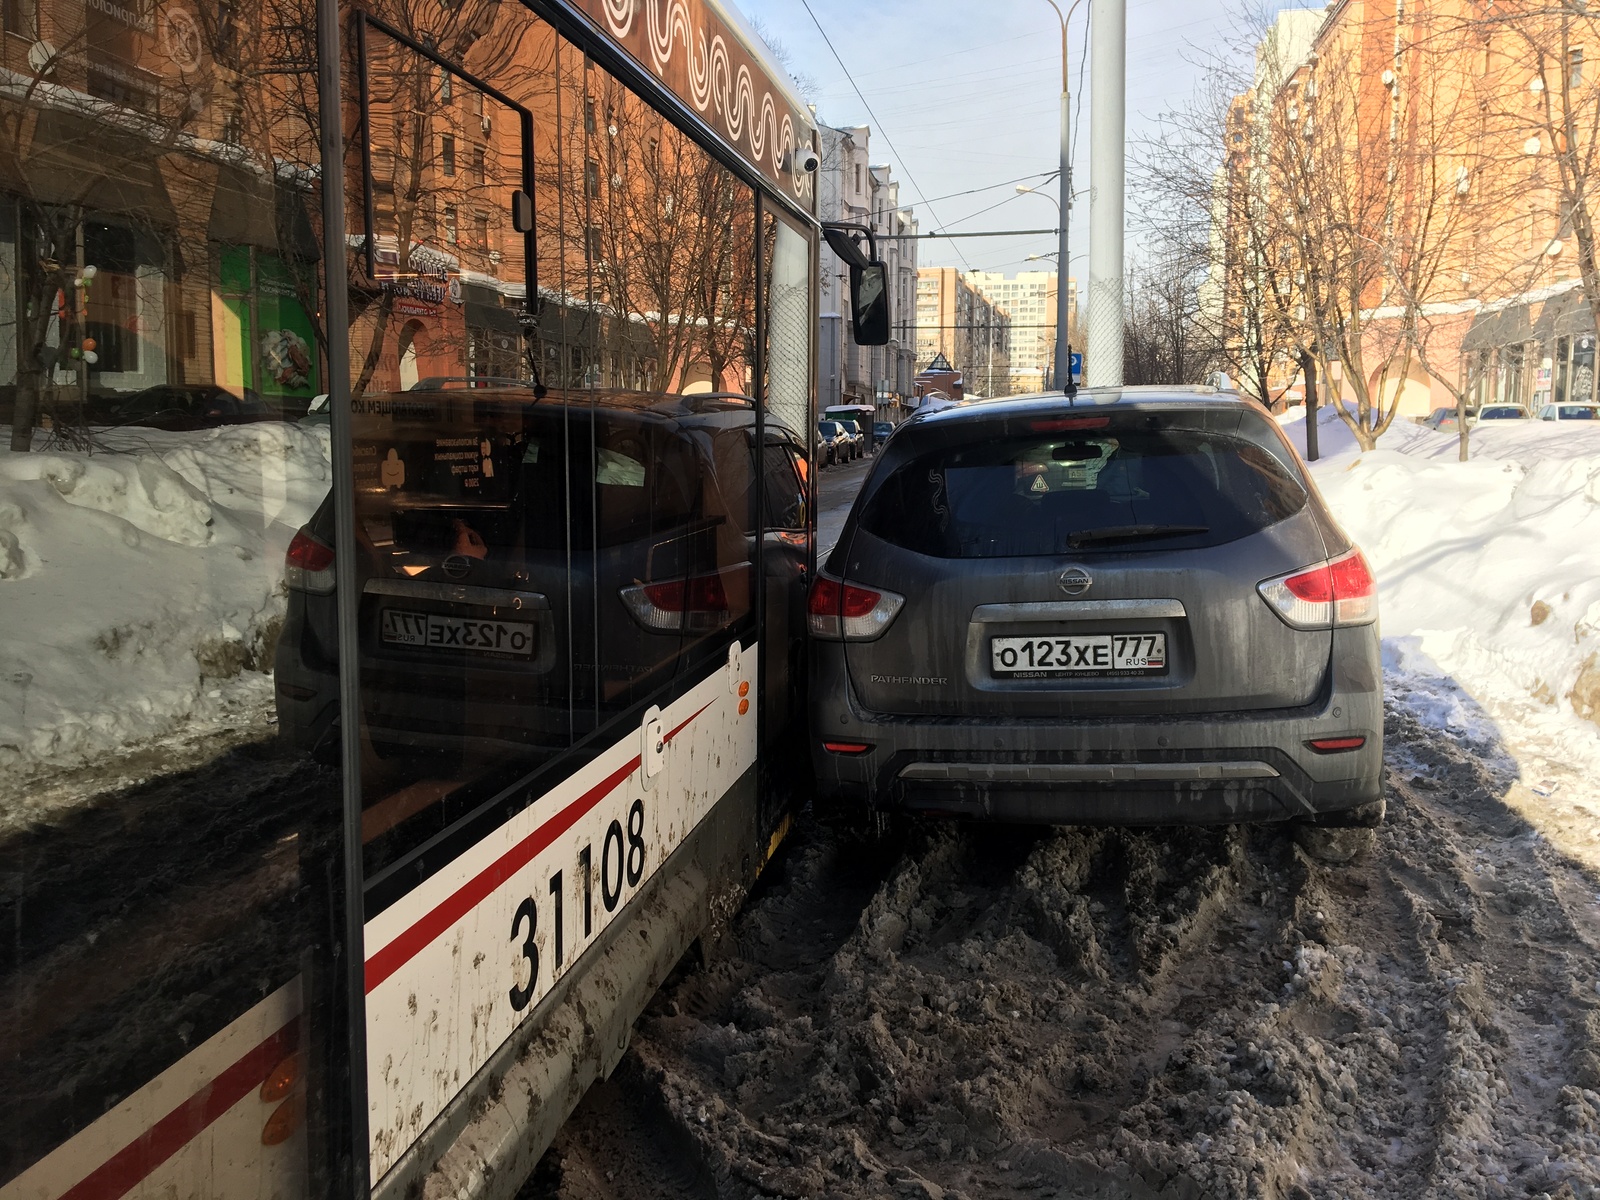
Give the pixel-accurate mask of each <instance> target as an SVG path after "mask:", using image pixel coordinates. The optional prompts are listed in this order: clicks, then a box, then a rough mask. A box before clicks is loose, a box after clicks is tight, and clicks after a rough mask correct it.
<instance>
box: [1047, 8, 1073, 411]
mask: <svg viewBox="0 0 1600 1200" xmlns="http://www.w3.org/2000/svg"><path fill="white" fill-rule="evenodd" d="M1080 2H1081V0H1072V4H1071V6H1070V7H1068V9H1067V11H1066V13H1065V14H1063V13H1062V11H1061V6H1060V5H1058V4H1057V3H1056V0H1045V3H1047V4H1048V5H1050V7H1051V8H1053V9H1055V10H1056V16H1057V17H1060V18H1061V168H1060V175H1059V176H1058V178H1057V182H1058V183H1059V184H1060V186H1061V204H1060V208H1061V219H1060V220H1059V221H1057V222H1056V225H1057V226H1058V231H1057V235H1056V348H1055V362H1054V364H1053V366H1052V370H1051V380H1050V384H1051V386H1052V387H1054V388H1057V389H1065V388H1066V386H1067V383H1068V381H1069V380H1070V379H1071V378H1072V349H1071V346H1070V344H1069V341H1068V338H1067V334H1068V332H1069V331H1068V327H1067V322H1068V320H1069V318H1070V315H1071V314H1070V310H1069V309H1068V307H1067V227H1068V226H1069V225H1070V224H1071V222H1072V127H1071V123H1072V81H1071V77H1070V76H1069V75H1068V73H1067V64H1068V62H1069V61H1070V60H1069V58H1068V56H1067V23H1068V22H1069V21H1071V20H1072V14H1073V13H1074V12H1076V11H1077V9H1078V5H1079V3H1080Z"/></svg>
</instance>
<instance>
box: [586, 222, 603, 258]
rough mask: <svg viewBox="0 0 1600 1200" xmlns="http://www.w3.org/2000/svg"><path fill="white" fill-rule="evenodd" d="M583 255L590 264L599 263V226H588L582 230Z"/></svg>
mask: <svg viewBox="0 0 1600 1200" xmlns="http://www.w3.org/2000/svg"><path fill="white" fill-rule="evenodd" d="M583 253H584V255H585V256H586V257H587V258H588V260H589V261H590V262H592V263H597V262H599V261H600V257H601V256H600V226H598V225H590V226H588V227H587V228H586V229H584V231H583Z"/></svg>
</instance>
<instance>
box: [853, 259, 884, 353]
mask: <svg viewBox="0 0 1600 1200" xmlns="http://www.w3.org/2000/svg"><path fill="white" fill-rule="evenodd" d="M850 315H851V320H852V323H853V324H854V326H855V335H856V345H858V346H882V345H884V344H885V343H887V342H888V340H889V268H888V267H886V266H884V265H883V263H881V262H878V261H876V260H874V261H873V262H869V263H868V264H867V265H866V266H864V267H851V268H850Z"/></svg>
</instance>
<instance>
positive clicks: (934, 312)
mask: <svg viewBox="0 0 1600 1200" xmlns="http://www.w3.org/2000/svg"><path fill="white" fill-rule="evenodd" d="M940 354H942V355H944V357H945V359H946V360H947V361H948V362H949V363H950V364H951V366H952V367H954V368H955V369H956V370H957V371H959V372H960V373H961V375H962V377H963V379H964V380H965V384H966V389H967V395H968V397H969V398H970V397H973V396H1008V395H1011V394H1012V386H1011V313H1010V311H1009V310H1008V309H1007V308H1006V307H1005V306H1004V305H1002V304H997V303H995V302H993V301H991V300H990V299H989V298H988V297H986V296H985V295H984V294H983V292H982V291H981V290H979V288H978V287H977V286H975V285H974V283H973V282H972V280H971V277H970V275H968V274H967V273H964V272H961V271H958V270H956V269H955V268H954V267H923V268H921V269H920V270H919V271H918V272H917V363H918V364H919V365H922V366H926V365H927V364H928V363H930V362H932V361H933V360H934V358H935V357H936V356H937V355H940Z"/></svg>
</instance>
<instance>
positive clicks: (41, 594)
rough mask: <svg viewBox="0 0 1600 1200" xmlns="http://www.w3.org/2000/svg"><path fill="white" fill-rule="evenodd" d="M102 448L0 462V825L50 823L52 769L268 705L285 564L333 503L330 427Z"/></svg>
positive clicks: (263, 427) (197, 730)
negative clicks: (297, 536) (327, 499)
mask: <svg viewBox="0 0 1600 1200" xmlns="http://www.w3.org/2000/svg"><path fill="white" fill-rule="evenodd" d="M100 443H101V445H100V447H99V448H97V449H96V450H95V452H93V453H83V452H75V451H62V450H52V449H37V450H35V451H34V452H32V453H30V454H6V455H0V611H3V612H4V614H5V620H4V622H3V624H0V778H5V779H6V780H7V781H8V784H7V786H6V787H5V788H4V789H3V791H0V800H3V803H0V827H13V826H15V825H18V824H22V823H26V822H29V821H32V820H36V819H38V818H39V817H40V816H42V815H43V809H44V808H46V807H48V806H49V805H50V804H51V803H53V802H54V801H52V800H51V799H50V797H52V796H55V795H57V789H53V788H52V787H50V786H49V779H50V778H51V777H52V776H55V775H58V774H59V773H61V772H62V771H70V770H71V769H72V768H74V767H81V766H83V765H84V764H88V763H92V762H95V761H96V760H100V759H104V758H108V757H115V756H117V755H119V754H125V753H135V752H138V751H144V752H146V753H147V752H148V751H149V749H150V747H151V746H152V745H159V744H163V743H166V742H171V743H183V742H192V741H194V739H196V738H202V739H203V738H204V737H206V736H207V735H208V734H210V733H221V732H222V731H224V730H229V729H234V728H237V727H238V726H239V725H240V723H241V722H247V723H248V722H255V723H262V722H265V721H266V720H267V719H268V715H269V714H270V711H271V704H272V688H271V676H270V674H269V672H270V670H271V655H272V649H273V646H274V644H275V642H276V638H277V631H278V629H279V627H280V626H281V624H282V621H283V614H284V607H285V598H284V591H283V585H282V576H283V569H282V567H283V555H284V551H285V550H286V549H287V547H288V543H289V541H290V539H291V538H292V537H293V536H294V531H295V530H296V528H298V527H299V526H300V525H301V524H302V523H304V522H305V521H306V520H307V519H308V518H309V517H310V515H311V513H312V512H313V511H314V509H315V507H316V505H317V504H318V503H319V502H320V501H321V499H322V497H323V496H324V495H325V494H326V492H327V489H328V486H329V480H330V465H329V453H328V434H327V430H326V429H325V428H323V429H304V428H301V427H299V426H296V425H289V424H283V423H277V422H266V423H261V424H255V425H239V426H230V427H225V428H222V429H216V430H206V431H200V432H193V433H167V432H163V431H160V430H151V429H139V430H131V429H130V430H119V431H110V432H105V433H102V434H100ZM69 791H70V789H69Z"/></svg>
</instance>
